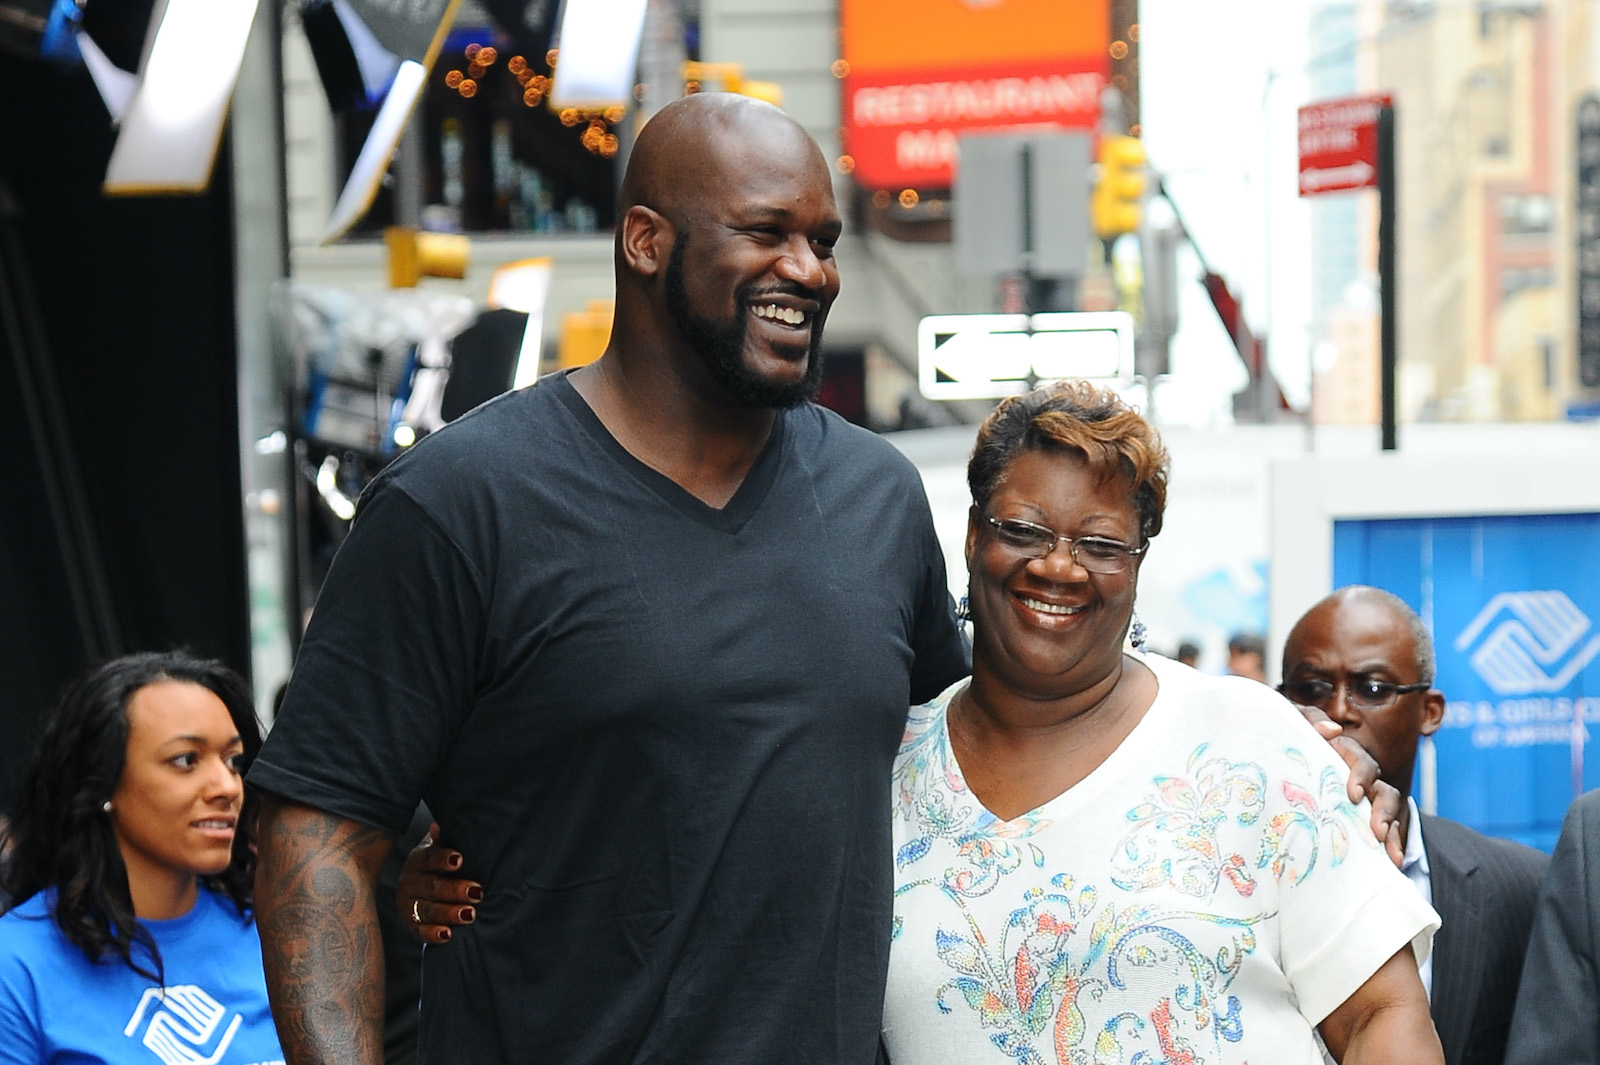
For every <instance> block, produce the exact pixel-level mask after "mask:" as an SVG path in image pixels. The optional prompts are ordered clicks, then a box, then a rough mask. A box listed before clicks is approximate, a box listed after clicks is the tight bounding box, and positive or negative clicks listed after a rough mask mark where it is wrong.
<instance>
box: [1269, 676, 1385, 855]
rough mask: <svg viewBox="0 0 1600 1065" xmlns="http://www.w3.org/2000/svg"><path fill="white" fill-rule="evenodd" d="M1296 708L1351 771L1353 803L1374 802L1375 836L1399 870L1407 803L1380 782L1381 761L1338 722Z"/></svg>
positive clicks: (1296, 705)
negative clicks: (1401, 818)
mask: <svg viewBox="0 0 1600 1065" xmlns="http://www.w3.org/2000/svg"><path fill="white" fill-rule="evenodd" d="M1292 705H1293V706H1294V708H1295V709H1296V710H1298V711H1300V714H1301V716H1302V717H1304V718H1305V719H1306V720H1307V721H1309V722H1310V723H1311V727H1312V728H1314V729H1316V730H1317V732H1318V734H1319V735H1321V736H1322V738H1323V739H1325V740H1327V741H1328V746H1330V747H1332V748H1333V750H1334V753H1336V754H1337V755H1338V756H1339V757H1340V758H1342V759H1344V763H1345V765H1347V766H1349V767H1350V780H1349V782H1348V783H1347V784H1346V786H1345V788H1346V792H1347V794H1348V795H1349V796H1350V801H1351V802H1353V803H1359V802H1360V801H1361V800H1362V799H1370V800H1371V801H1372V834H1373V835H1374V836H1376V837H1377V838H1378V839H1379V841H1380V842H1382V843H1383V849H1384V850H1385V851H1387V852H1388V854H1389V860H1390V861H1392V862H1394V864H1395V868H1396V869H1398V868H1399V867H1400V865H1401V863H1403V862H1404V861H1405V855H1406V841H1405V837H1404V836H1403V835H1401V833H1400V811H1401V809H1402V808H1403V807H1404V806H1405V802H1404V800H1403V799H1402V798H1401V797H1400V792H1399V790H1398V789H1397V788H1395V787H1394V786H1393V785H1390V784H1387V783H1385V782H1384V781H1382V780H1380V779H1379V778H1378V773H1379V770H1378V763H1377V760H1376V759H1374V758H1373V757H1372V755H1370V754H1368V753H1367V750H1366V748H1364V747H1362V746H1361V744H1359V743H1357V742H1356V741H1355V740H1353V739H1351V738H1350V737H1349V736H1346V735H1345V734H1344V729H1343V728H1341V727H1340V726H1339V723H1338V722H1337V721H1334V720H1333V719H1332V718H1330V717H1329V716H1328V715H1327V714H1325V713H1323V712H1322V711H1321V710H1318V709H1317V708H1316V707H1314V706H1302V705H1300V704H1299V703H1293V704H1292Z"/></svg>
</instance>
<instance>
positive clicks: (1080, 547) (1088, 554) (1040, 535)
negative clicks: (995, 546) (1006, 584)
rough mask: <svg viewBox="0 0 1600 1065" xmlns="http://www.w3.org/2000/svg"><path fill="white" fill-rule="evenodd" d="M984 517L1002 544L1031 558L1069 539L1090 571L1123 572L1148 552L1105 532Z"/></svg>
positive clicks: (1077, 558)
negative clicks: (1070, 531) (1073, 531)
mask: <svg viewBox="0 0 1600 1065" xmlns="http://www.w3.org/2000/svg"><path fill="white" fill-rule="evenodd" d="M983 520H984V521H986V522H988V523H989V524H990V525H993V526H994V529H995V534H996V536H997V538H998V539H999V541H1000V542H1001V543H1002V544H1004V545H1005V546H1006V547H1008V548H1010V549H1011V550H1012V551H1015V552H1016V553H1017V554H1019V555H1025V556H1027V557H1028V558H1044V557H1045V556H1046V555H1048V554H1049V553H1050V552H1052V551H1054V550H1055V549H1056V544H1058V543H1065V544H1066V545H1067V550H1068V551H1069V552H1071V554H1072V561H1074V562H1076V563H1077V564H1078V565H1080V566H1082V567H1083V568H1084V569H1086V570H1088V571H1089V572H1090V573H1121V572H1122V571H1123V570H1125V569H1127V568H1128V563H1129V562H1130V561H1132V560H1133V558H1134V557H1135V556H1137V555H1142V554H1144V548H1142V547H1129V546H1128V545H1127V544H1125V543H1123V542H1122V541H1121V540H1112V539H1110V538H1109V537H1105V536H1077V537H1073V536H1062V535H1061V534H1060V533H1058V532H1056V531H1055V530H1054V529H1050V528H1047V527H1045V526H1043V525H1035V524H1034V523H1033V522H1031V521H1023V520H1022V519H1021V518H994V517H990V516H989V515H987V514H985V515H984V516H983Z"/></svg>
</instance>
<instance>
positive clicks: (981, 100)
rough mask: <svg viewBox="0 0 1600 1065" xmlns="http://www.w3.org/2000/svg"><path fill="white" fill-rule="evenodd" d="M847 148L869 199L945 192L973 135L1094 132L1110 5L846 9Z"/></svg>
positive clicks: (891, 2)
mask: <svg viewBox="0 0 1600 1065" xmlns="http://www.w3.org/2000/svg"><path fill="white" fill-rule="evenodd" d="M839 6H840V12H839V15H840V38H841V41H840V43H841V51H842V58H843V59H844V61H845V63H846V64H847V67H848V70H847V72H846V73H845V75H844V149H845V152H846V153H847V154H848V155H849V156H850V157H851V158H852V160H853V161H854V164H855V169H854V171H853V173H854V175H855V177H856V180H857V181H859V182H860V183H861V184H862V185H863V186H865V187H867V188H873V189H900V188H912V187H914V188H947V187H949V186H950V184H951V183H952V180H953V177H954V172H955V171H954V167H955V163H956V138H957V137H958V136H959V135H960V134H961V133H963V132H966V131H968V130H998V129H1014V128H1028V127H1033V128H1039V127H1056V128H1065V129H1093V128H1094V126H1095V124H1096V123H1097V121H1098V120H1099V110H1100V93H1101V90H1102V89H1104V88H1105V85H1106V82H1107V78H1108V77H1109V75H1110V69H1111V60H1110V54H1109V52H1108V51H1107V48H1108V45H1109V44H1110V23H1111V18H1110V5H1109V3H1108V0H918V2H917V3H915V4H908V3H906V2H905V0H840V4H839Z"/></svg>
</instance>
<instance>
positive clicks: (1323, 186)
mask: <svg viewBox="0 0 1600 1065" xmlns="http://www.w3.org/2000/svg"><path fill="white" fill-rule="evenodd" d="M1392 102H1393V101H1392V100H1391V99H1390V97H1389V96H1388V94H1387V93H1384V94H1379V95H1375V96H1350V97H1345V98H1344V99H1339V100H1323V101H1321V102H1320V103H1314V104H1307V105H1306V106H1304V107H1302V108H1301V109H1300V195H1302V196H1321V195H1322V194H1324V193H1328V192H1346V191H1348V190H1350V189H1368V188H1373V187H1375V186H1376V185H1377V184H1378V110H1379V108H1381V107H1384V106H1386V105H1388V104H1390V103H1392Z"/></svg>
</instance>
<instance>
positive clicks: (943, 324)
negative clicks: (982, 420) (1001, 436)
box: [917, 311, 1133, 399]
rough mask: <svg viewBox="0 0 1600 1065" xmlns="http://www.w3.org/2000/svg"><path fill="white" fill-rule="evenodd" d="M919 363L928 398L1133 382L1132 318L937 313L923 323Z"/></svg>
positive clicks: (1123, 314) (1088, 313)
mask: <svg viewBox="0 0 1600 1065" xmlns="http://www.w3.org/2000/svg"><path fill="white" fill-rule="evenodd" d="M917 368H918V378H919V382H918V383H919V384H920V386H921V389H922V394H923V395H924V396H926V397H927V398H929V399H1000V398H1002V397H1004V396H1015V395H1020V394H1022V393H1023V392H1026V391H1027V390H1028V389H1029V388H1030V387H1032V385H1034V384H1037V383H1038V382H1040V381H1056V380H1060V379H1061V378H1065V377H1091V378H1100V379H1112V380H1119V381H1122V382H1123V383H1131V382H1132V380H1133V316H1132V315H1130V314H1128V313H1127V312H1125V311H1083V312H1062V313H1049V314H1035V315H1026V314H942V315H933V316H931V317H928V318H924V319H922V321H921V323H920V324H919V325H918V326H917Z"/></svg>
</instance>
